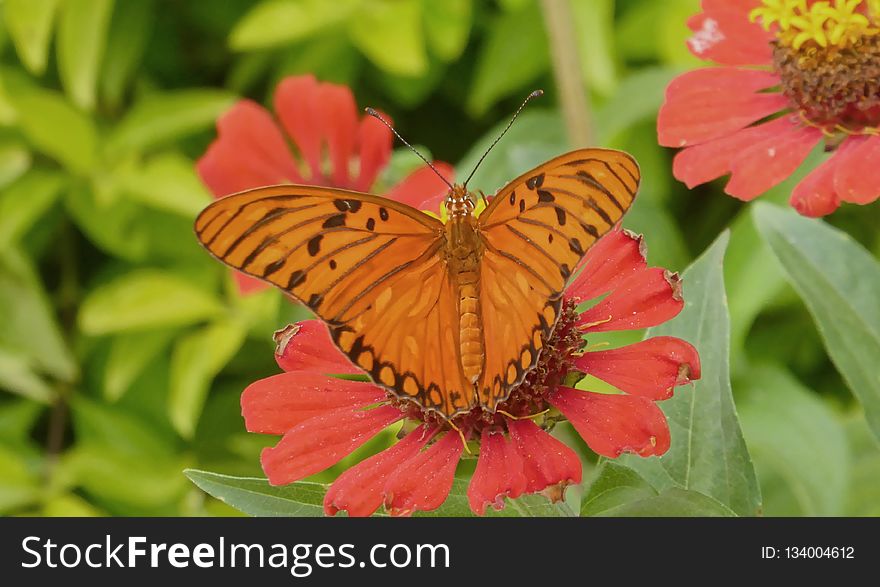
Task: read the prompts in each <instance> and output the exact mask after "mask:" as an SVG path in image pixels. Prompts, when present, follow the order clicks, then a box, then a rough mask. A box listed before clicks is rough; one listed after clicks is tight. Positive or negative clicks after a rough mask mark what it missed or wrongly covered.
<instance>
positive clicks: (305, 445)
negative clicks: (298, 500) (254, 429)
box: [260, 374, 403, 485]
mask: <svg viewBox="0 0 880 587" xmlns="http://www.w3.org/2000/svg"><path fill="white" fill-rule="evenodd" d="M288 375H289V374H288ZM401 418H403V414H402V413H401V412H400V410H398V409H397V408H395V407H394V406H382V407H380V408H376V409H373V410H351V409H350V408H341V409H339V410H333V411H332V412H327V413H325V414H322V415H320V416H316V417H314V418H311V419H309V420H306V421H305V422H302V423H301V424H298V425H297V426H295V427H294V428H293V429H291V430H290V431H289V432H287V434H285V435H284V438H282V439H281V442H279V443H278V444H276V445H275V446H274V447H271V448H265V449H263V453H262V455H261V456H260V461H261V462H262V464H263V471H264V472H265V473H266V476H267V477H268V478H269V483H271V484H272V485H286V484H287V483H293V482H294V481H299V480H300V479H302V478H303V477H308V476H309V475H313V474H315V473H318V472H320V471H323V470H324V469H326V468H327V467H330V466H332V465H335V464H336V463H338V462H339V461H340V460H341V459H342V458H344V457H345V456H347V455H349V454H350V453H351V452H352V451H353V450H354V449H356V448H357V447H359V446H361V445H362V444H363V443H365V442H366V441H368V440H369V439H370V438H372V437H373V436H375V435H376V434H378V433H379V432H380V431H381V430H382V429H383V428H385V427H386V426H390V425H391V424H393V423H394V422H397V421H398V420H400V419H401Z"/></svg>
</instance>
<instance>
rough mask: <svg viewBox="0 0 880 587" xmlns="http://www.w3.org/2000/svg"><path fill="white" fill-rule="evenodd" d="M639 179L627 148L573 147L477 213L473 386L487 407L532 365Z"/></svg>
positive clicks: (627, 204)
mask: <svg viewBox="0 0 880 587" xmlns="http://www.w3.org/2000/svg"><path fill="white" fill-rule="evenodd" d="M639 178H640V175H639V169H638V165H637V164H636V162H635V160H634V159H633V158H632V157H630V156H629V155H627V154H626V153H623V152H620V151H613V150H606V149H582V150H579V151H573V152H571V153H568V154H566V155H563V156H561V157H557V158H555V159H552V160H551V161H548V162H547V163H545V164H544V165H541V166H540V167H537V168H535V169H533V170H532V171H530V172H528V173H525V174H523V175H521V176H520V177H518V178H517V179H515V180H513V181H512V182H510V183H509V184H508V185H506V186H505V187H504V188H502V189H501V190H499V191H498V193H497V194H496V195H495V197H494V198H493V199H492V201H491V202H490V204H489V206H488V208H487V209H486V211H485V212H483V214H482V215H480V217H479V226H480V228H481V231H482V236H483V241H484V243H485V246H486V248H485V252H484V254H483V260H482V267H481V275H482V286H481V287H482V290H481V296H482V297H481V303H482V308H483V329H484V336H485V340H487V341H488V344H487V345H486V358H485V369H484V371H483V375H482V377H481V380H480V382H479V385H478V389H479V393H480V400H481V402H482V403H484V404H485V405H486V406H487V407H489V408H493V407H494V406H495V405H497V404H498V403H499V402H501V401H503V400H504V399H506V398H507V396H508V395H509V394H510V391H511V389H512V388H513V387H515V386H516V385H518V384H519V383H520V382H521V381H522V379H523V378H524V377H525V374H526V373H527V372H528V371H529V370H530V369H531V368H532V367H534V365H535V364H536V363H537V360H538V356H539V354H540V351H541V348H542V345H543V341H544V340H546V339H547V338H548V337H549V336H550V334H551V332H552V330H553V328H554V326H555V324H556V321H557V320H558V317H559V312H560V309H561V303H562V292H563V290H564V288H565V284H566V282H567V280H568V278H569V277H570V276H571V274H572V272H573V271H574V270H575V268H576V267H577V265H578V263H579V262H580V260H581V258H582V257H583V255H584V254H585V253H586V251H587V250H588V249H589V248H590V246H592V244H593V243H595V242H596V241H597V240H598V239H599V238H600V237H601V236H602V235H603V234H605V233H606V232H608V231H609V230H611V228H613V227H614V225H615V224H617V222H618V221H619V220H620V219H621V217H622V216H623V214H624V213H625V212H626V211H627V210H628V209H629V207H630V206H631V205H632V202H633V199H634V198H635V194H636V191H637V189H638V185H639Z"/></svg>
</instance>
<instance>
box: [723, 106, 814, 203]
mask: <svg viewBox="0 0 880 587" xmlns="http://www.w3.org/2000/svg"><path fill="white" fill-rule="evenodd" d="M792 120H793V119H792ZM821 140H822V132H821V131H820V130H819V129H816V128H812V127H800V126H796V125H790V126H789V127H788V128H787V129H786V130H785V131H784V132H782V133H780V134H779V135H777V136H773V137H770V138H768V139H765V140H764V141H761V142H759V143H755V144H752V145H749V146H747V147H745V148H744V149H743V151H742V152H740V154H739V155H737V156H736V157H735V158H734V160H733V162H732V163H731V166H730V174H731V177H730V181H729V182H728V183H727V185H726V186H725V188H724V191H725V192H727V193H728V194H730V195H731V196H734V197H736V198H739V199H741V200H746V201H748V200H752V199H754V198H756V197H758V196H760V195H761V194H763V193H764V192H766V191H767V190H769V189H770V188H772V187H773V186H775V185H776V184H778V183H780V182H781V181H783V180H785V179H786V178H788V177H789V176H790V175H791V174H792V173H794V171H795V170H796V169H797V168H798V166H799V165H800V164H801V163H803V161H804V159H806V158H807V155H809V154H810V151H812V150H813V147H815V146H816V145H817V144H818V143H819V141H821Z"/></svg>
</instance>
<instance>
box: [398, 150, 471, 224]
mask: <svg viewBox="0 0 880 587" xmlns="http://www.w3.org/2000/svg"><path fill="white" fill-rule="evenodd" d="M434 167H436V168H437V171H439V172H440V174H441V175H442V176H443V177H445V178H446V180H447V181H448V182H449V183H452V182H454V181H455V169H453V167H452V165H450V164H449V163H444V162H443V161H434ZM447 193H449V186H447V185H446V184H445V183H443V180H442V179H440V178H439V177H437V174H436V173H434V172H433V171H432V170H431V168H430V167H428V166H427V165H424V166H422V167H419V168H418V169H416V170H415V171H413V172H412V173H410V174H409V175H407V176H406V177H405V178H403V180H401V181H400V183H398V184H397V185H395V186H394V187H392V188H391V191H389V192H388V194H387V197H388V198H391V199H392V200H397V201H398V202H402V203H404V204H409V205H410V206H412V207H413V208H417V209H419V210H427V211H429V212H434V213H435V214H437V213H439V211H440V205H441V204H442V203H443V200H444V199H445V198H446V194H447Z"/></svg>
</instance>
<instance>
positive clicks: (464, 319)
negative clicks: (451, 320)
mask: <svg viewBox="0 0 880 587" xmlns="http://www.w3.org/2000/svg"><path fill="white" fill-rule="evenodd" d="M446 230H447V234H446V236H447V240H446V242H447V264H448V268H449V277H450V279H451V280H452V283H453V285H454V287H455V290H456V291H457V293H458V344H459V356H460V358H461V369H462V373H463V374H464V376H465V378H466V379H467V380H468V381H470V382H471V383H476V382H477V380H479V378H480V375H481V374H482V373H483V365H484V362H485V347H484V341H483V324H482V318H481V316H482V312H481V308H480V259H481V257H482V253H483V243H482V241H481V240H480V237H479V234H478V232H477V228H476V225H475V224H474V222H473V218H472V217H471V216H470V215H467V216H459V217H453V218H451V219H450V220H449V222H448V223H447V227H446Z"/></svg>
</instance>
